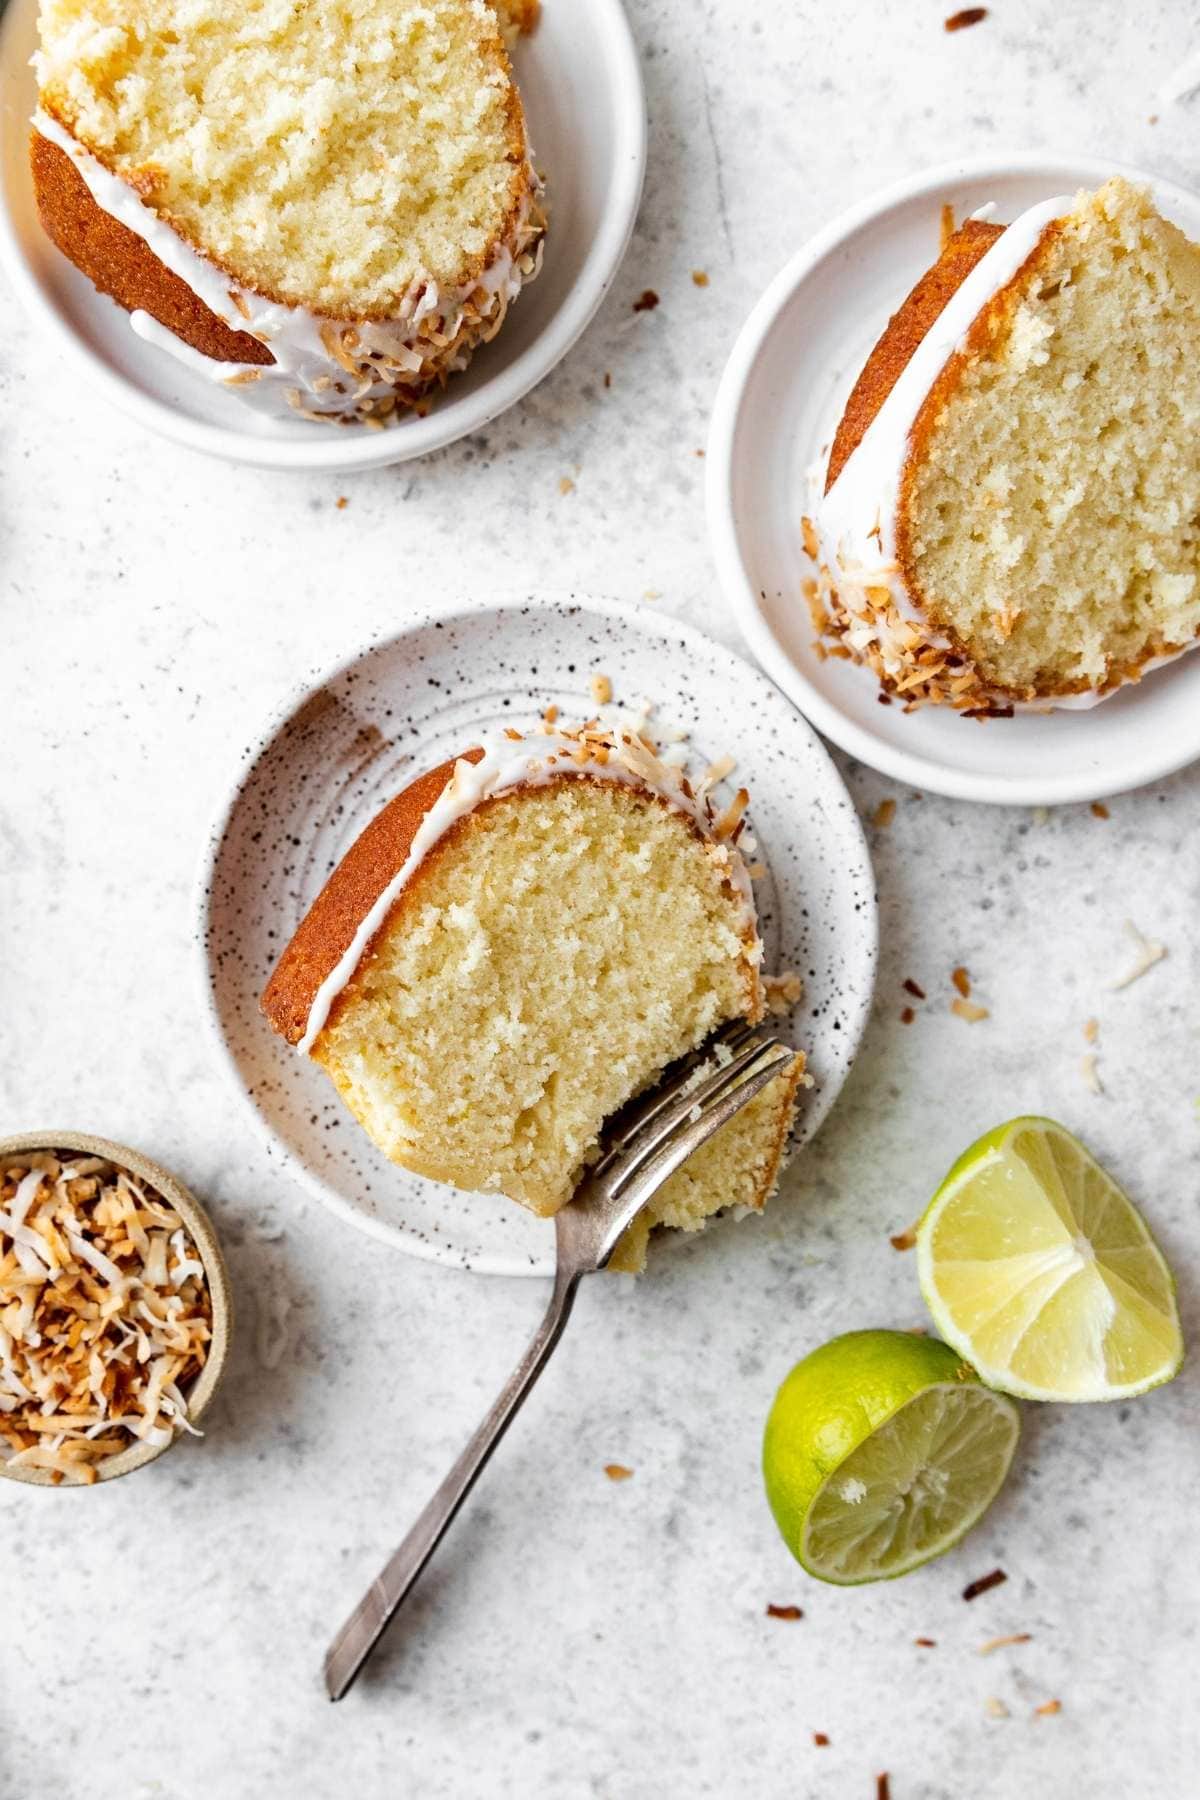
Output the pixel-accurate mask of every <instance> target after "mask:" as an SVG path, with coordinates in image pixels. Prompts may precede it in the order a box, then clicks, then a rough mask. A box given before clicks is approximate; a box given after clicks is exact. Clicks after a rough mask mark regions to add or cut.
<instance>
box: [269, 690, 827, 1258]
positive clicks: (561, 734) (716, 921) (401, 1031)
mask: <svg viewBox="0 0 1200 1800" xmlns="http://www.w3.org/2000/svg"><path fill="white" fill-rule="evenodd" d="M745 804H746V796H745V793H744V791H741V790H739V793H738V795H737V796H736V797H735V799H734V800H733V801H732V802H731V803H730V804H729V806H728V807H726V808H724V809H718V808H717V806H716V805H715V804H714V802H713V799H712V797H711V794H710V792H709V791H707V789H706V788H705V787H704V786H703V785H702V784H700V785H696V786H693V784H692V783H691V782H690V781H689V780H688V778H687V776H686V775H685V774H684V773H683V772H682V771H681V770H680V769H679V768H677V767H674V766H670V765H668V764H667V763H666V762H664V761H662V760H661V759H660V758H659V757H658V755H657V754H656V752H655V750H654V749H653V747H652V746H651V745H650V744H649V742H648V741H647V740H646V739H645V738H643V737H642V736H639V735H638V734H637V733H636V732H635V731H634V730H632V729H628V730H625V729H614V728H610V727H607V726H601V725H599V724H593V725H591V726H588V727H586V728H584V729H583V730H581V731H579V732H569V731H558V730H553V729H550V728H546V729H544V730H543V731H539V732H534V733H530V734H528V735H521V734H519V733H517V732H515V731H513V732H508V733H502V734H500V735H498V736H496V737H494V738H487V739H485V740H484V742H483V743H482V745H481V746H480V747H478V748H476V749H474V750H471V751H469V752H467V753H466V754H465V755H464V756H462V757H460V758H458V759H457V760H456V761H454V762H452V763H447V764H443V765H442V766H441V767H439V768H437V769H434V770H432V771H431V772H430V773H428V774H426V775H423V776H421V777H419V778H418V779H417V780H416V781H414V782H413V783H411V784H410V785H409V786H408V787H407V788H405V789H404V791H403V792H402V793H401V794H399V795H398V796H397V797H396V799H394V800H393V801H392V802H391V803H390V805H389V806H387V807H386V808H385V809H384V810H383V812H382V813H380V814H379V815H378V817H377V818H375V819H374V820H373V821H372V822H371V823H370V824H369V825H368V826H367V828H366V830H365V831H364V832H363V833H362V835H361V836H360V837H359V838H358V839H357V841H356V842H355V843H354V844H353V845H352V847H351V849H350V850H349V851H348V852H347V854H346V855H345V856H344V857H343V859H342V861H341V862H340V863H339V865H338V867H337V868H336V869H335V870H334V872H333V874H332V876H331V877H330V879H329V881H328V883H327V884H326V886H325V888H324V889H323V890H322V892H321V894H320V895H319V896H318V897H317V899H316V900H315V901H314V902H313V904H312V906H311V907H310V909H309V911H308V913H307V915H306V916H305V918H304V919H303V920H302V922H301V924H300V926H299V927H298V929H297V931H296V933H295V935H294V936H293V938H292V940H291V942H290V944H289V945H288V947H287V949H286V950H285V951H284V953H283V956H282V957H281V958H280V961H279V964H278V966H277V967H276V969H275V971H274V973H273V974H272V976H271V978H270V981H269V982H268V984H267V987H266V990H265V993H264V995H263V1010H264V1012H265V1014H266V1016H267V1018H268V1020H269V1021H270V1023H271V1025H272V1026H273V1027H274V1029H275V1030H276V1031H278V1032H280V1033H281V1034H282V1035H283V1036H284V1037H285V1038H286V1039H287V1040H288V1041H289V1042H290V1043H293V1044H296V1045H297V1046H298V1047H299V1048H300V1049H301V1050H303V1051H307V1053H308V1054H309V1055H311V1056H312V1057H313V1059H314V1060H315V1061H316V1062H318V1063H319V1064H320V1065H321V1067H322V1068H323V1069H324V1070H325V1072H326V1073H327V1074H328V1075H329V1077H330V1078H331V1080H332V1081H333V1082H334V1083H335V1085H336V1086H337V1088H338V1090H339V1092H340V1093H341V1095H342V1097H343V1099H344V1100H345V1101H346V1103H347V1105H348V1106H349V1107H350V1110H351V1111H352V1112H353V1113H354V1115H355V1117H356V1118H357V1119H358V1121H359V1123H360V1124H361V1125H362V1126H363V1127H364V1129H365V1130H366V1131H367V1132H368V1134H369V1135H370V1137H371V1138H372V1139H373V1140H374V1142H375V1143H376V1144H377V1145H378V1146H379V1148H380V1149H381V1150H382V1151H383V1152H384V1154H385V1155H386V1156H388V1157H390V1158H391V1159H392V1160H394V1161H395V1162H398V1163H402V1164H403V1165H404V1166H405V1167H407V1168H410V1169H413V1170H415V1171H416V1172H417V1173H419V1174H422V1175H426V1176H429V1177H432V1178H433V1179H435V1180H439V1181H444V1182H447V1183H449V1184H450V1185H452V1186H454V1187H459V1188H466V1189H471V1190H477V1191H478V1190H485V1191H493V1192H499V1193H503V1194H505V1195H507V1196H509V1198H511V1199H513V1200H517V1201H519V1202H521V1203H522V1204H523V1205H525V1206H527V1207H529V1208H531V1209H532V1210H533V1211H534V1212H536V1213H540V1214H542V1215H543V1216H547V1215H550V1214H553V1213H555V1212H556V1211H558V1209H559V1208H560V1207H561V1206H563V1205H565V1204H566V1202H567V1201H568V1200H569V1199H570V1197H571V1194H572V1192H573V1190H574V1187H575V1185H576V1183H577V1182H578V1180H579V1177H580V1175H581V1173H582V1172H583V1170H584V1168H585V1167H586V1165H587V1163H588V1162H589V1161H590V1160H591V1159H593V1158H594V1157H595V1155H596V1154H597V1151H598V1146H599V1142H600V1135H601V1131H602V1129H603V1126H604V1123H605V1121H606V1119H608V1118H609V1117H610V1116H611V1115H612V1114H613V1113H615V1112H617V1111H618V1110H619V1109H620V1108H621V1107H622V1106H623V1105H624V1104H625V1103H626V1102H627V1101H628V1100H629V1099H630V1098H632V1096H633V1095H635V1094H636V1093H638V1092H640V1091H641V1090H642V1089H645V1088H647V1087H649V1086H651V1085H652V1084H653V1083H654V1082H655V1081H656V1080H657V1079H658V1078H659V1076H660V1075H661V1073H662V1072H663V1070H664V1069H665V1068H666V1067H667V1066H668V1065H669V1064H671V1063H673V1062H675V1061H676V1060H678V1059H679V1058H680V1057H682V1056H685V1055H687V1054H688V1053H689V1052H691V1051H693V1050H695V1049H697V1048H698V1047H699V1046H700V1045H701V1044H703V1043H704V1042H705V1040H706V1039H707V1038H709V1037H710V1036H711V1034H712V1033H713V1032H714V1031H716V1030H717V1029H718V1028H719V1027H720V1026H721V1025H723V1024H724V1023H726V1022H727V1021H729V1020H734V1019H747V1020H750V1021H757V1020H758V1019H759V1018H761V1016H762V1014H763V1009H764V987H763V981H762V977H761V973H760V965H761V960H762V944H761V940H760V938H759V934H758V927H757V920H756V913H755V907H754V899H753V893H752V889H751V882H750V876H749V873H748V870H747V866H746V863H745V861H744V859H743V856H742V853H741V850H740V849H739V839H740V838H741V837H742V835H743V831H744V824H745V818H744V808H745ZM803 1070H804V1058H803V1056H802V1055H800V1054H797V1056H796V1059H795V1061H794V1063H793V1065H792V1066H791V1068H790V1069H789V1070H788V1071H786V1072H785V1074H783V1075H781V1076H780V1077H779V1078H778V1079H777V1080H776V1081H774V1082H772V1083H771V1084H770V1086H769V1087H768V1088H767V1089H765V1090H764V1093H763V1094H762V1095H760V1096H759V1097H758V1098H757V1099H756V1100H755V1101H754V1102H752V1103H751V1104H750V1105H749V1106H747V1107H746V1108H744V1109H743V1111H742V1112H741V1113H740V1114H739V1115H738V1116H737V1117H736V1118H735V1119H733V1120H732V1121H731V1122H730V1123H729V1125H727V1126H726V1127H725V1128H724V1129H723V1130H722V1132H721V1133H719V1134H718V1136H717V1137H716V1138H714V1139H713V1140H712V1142H711V1143H710V1144H709V1145H707V1146H705V1149H704V1151H702V1152H700V1153H699V1154H698V1156H697V1157H696V1158H694V1159H693V1161H692V1163H689V1164H688V1165H685V1167H684V1168H683V1169H681V1170H679V1171H678V1172H677V1173H676V1175H675V1176H674V1177H672V1180H671V1182H670V1183H668V1184H667V1186H666V1187H664V1189H663V1190H662V1192H661V1193H660V1194H659V1195H658V1196H657V1197H656V1199H655V1201H654V1202H653V1203H652V1206H651V1208H650V1209H649V1215H648V1216H647V1217H646V1218H644V1219H643V1220H642V1221H639V1223H638V1226H637V1227H636V1228H635V1230H634V1232H633V1233H632V1235H631V1236H630V1237H629V1238H628V1239H627V1240H626V1241H625V1242H624V1243H623V1245H622V1246H621V1249H620V1252H619V1256H618V1263H619V1266H633V1267H636V1266H639V1265H640V1262H641V1260H642V1257H643V1255H644V1249H645V1238H646V1233H647V1231H648V1229H649V1227H650V1225H651V1224H653V1223H659V1222H662V1223H668V1224H671V1225H676V1226H682V1227H684V1228H687V1229H694V1228H696V1227H698V1226H699V1225H700V1224H701V1223H703V1220H704V1219H705V1218H706V1217H707V1216H709V1215H710V1214H711V1213H713V1212H716V1211H720V1210H722V1209H724V1208H726V1207H738V1208H745V1209H758V1208H761V1206H762V1205H763V1204H764V1202H765V1200H766V1198H767V1196H768V1194H769V1193H770V1192H771V1191H772V1189H773V1188H774V1185H775V1182H776V1179H777V1176H778V1171H779V1166H780V1160H781V1157H782V1154H783V1150H784V1146H785V1142H786V1139H787V1134H788V1129H789V1126H790V1122H791V1118H792V1112H793V1107H794V1101H795V1093H796V1088H797V1085H798V1083H799V1082H800V1080H801V1078H802V1076H803ZM719 1146H724V1148H723V1149H721V1148H719ZM701 1159H703V1164H702V1162H701ZM705 1171H707V1173H705Z"/></svg>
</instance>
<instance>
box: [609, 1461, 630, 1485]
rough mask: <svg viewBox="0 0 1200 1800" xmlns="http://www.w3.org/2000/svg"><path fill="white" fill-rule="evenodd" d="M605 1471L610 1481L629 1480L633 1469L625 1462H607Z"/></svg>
mask: <svg viewBox="0 0 1200 1800" xmlns="http://www.w3.org/2000/svg"><path fill="white" fill-rule="evenodd" d="M604 1473H605V1474H606V1475H607V1476H608V1479H609V1480H610V1481H628V1480H629V1479H630V1477H631V1476H632V1474H633V1470H632V1469H627V1468H626V1467H625V1464H624V1463H605V1465H604Z"/></svg>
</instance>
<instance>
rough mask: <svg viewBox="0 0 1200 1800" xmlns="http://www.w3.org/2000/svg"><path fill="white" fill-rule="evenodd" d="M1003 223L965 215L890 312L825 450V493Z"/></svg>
mask: <svg viewBox="0 0 1200 1800" xmlns="http://www.w3.org/2000/svg"><path fill="white" fill-rule="evenodd" d="M1003 229H1004V228H1003V226H1001V225H988V224H986V223H985V222H984V221H983V220H982V219H968V220H967V221H966V222H965V224H963V225H960V226H959V228H958V230H957V231H956V232H954V233H953V235H952V236H951V237H950V238H949V240H948V241H947V243H946V245H945V247H944V249H943V250H942V253H941V255H940V256H939V257H938V259H937V261H936V262H935V263H934V265H933V267H932V268H931V269H927V270H926V272H925V274H924V275H922V277H921V279H920V281H918V283H917V285H916V287H914V288H913V290H912V292H911V293H910V294H909V295H908V297H907V299H906V300H905V301H904V303H903V304H902V305H901V306H900V307H899V308H898V309H897V311H896V312H894V313H893V314H892V316H891V318H890V319H889V320H888V323H887V326H886V328H885V330H884V332H883V335H882V337H881V338H880V339H879V342H878V343H877V344H876V346H875V348H874V349H873V350H872V352H871V354H870V356H869V357H868V358H867V361H866V366H865V367H864V369H863V372H862V374H861V375H860V376H859V378H858V380H857V381H856V382H855V384H854V387H853V389H852V390H851V394H850V398H849V399H848V400H847V402H846V408H845V411H844V412H843V413H842V417H841V420H840V421H839V423H838V428H837V431H836V433H835V434H834V439H833V448H832V449H831V450H830V452H829V468H828V470H827V472H826V476H825V492H826V493H828V492H829V490H830V488H831V487H832V486H833V484H834V482H835V481H836V480H837V478H838V476H839V475H840V474H841V472H842V470H843V468H844V467H845V465H846V463H847V461H848V460H849V458H850V455H851V453H852V452H853V451H855V450H856V449H857V448H858V446H859V444H860V443H861V442H862V440H863V438H864V437H865V436H866V432H867V427H868V426H869V425H870V423H871V421H872V420H873V419H874V417H875V414H876V413H877V412H878V411H879V409H880V407H881V406H882V405H883V403H884V401H885V400H886V399H887V397H888V395H889V394H890V393H891V391H892V389H893V388H894V387H895V385H896V383H897V381H899V379H900V377H901V375H902V374H903V373H904V370H905V369H906V368H907V367H908V364H909V361H910V359H911V357H912V356H913V353H914V352H915V350H916V348H917V346H918V344H920V342H921V340H922V339H923V338H924V337H925V335H926V333H927V332H928V331H929V328H930V326H931V325H932V324H933V322H934V320H935V319H936V318H937V317H938V316H939V314H940V313H941V312H942V311H943V309H944V308H945V306H946V304H947V302H948V301H949V299H950V297H951V295H952V294H954V293H955V292H957V290H958V289H959V288H960V287H961V286H962V284H963V282H964V281H965V280H966V278H967V276H968V275H969V274H970V273H971V270H972V269H973V268H974V267H975V265H976V263H977V262H979V261H980V260H981V258H982V257H984V256H986V254H987V252H988V251H989V250H990V249H991V247H992V245H993V244H994V243H995V242H996V239H997V238H998V237H999V236H1000V235H1001V233H1002V231H1003Z"/></svg>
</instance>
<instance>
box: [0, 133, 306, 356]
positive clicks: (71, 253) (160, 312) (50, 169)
mask: <svg viewBox="0 0 1200 1800" xmlns="http://www.w3.org/2000/svg"><path fill="white" fill-rule="evenodd" d="M29 166H30V169H31V171H32V174H33V191H34V196H35V198H36V200H37V207H38V212H39V214H40V215H41V221H42V225H43V227H44V228H45V231H46V234H47V236H49V237H50V238H51V239H52V240H53V241H54V243H55V244H57V245H58V248H59V249H60V250H61V251H62V253H63V255H64V256H66V257H67V258H69V260H70V261H71V262H73V263H74V264H75V267H76V268H77V269H80V270H81V271H82V272H83V274H85V275H86V276H87V278H88V280H89V281H90V282H91V283H92V285H93V286H94V287H95V288H96V289H97V290H98V291H99V292H100V293H102V294H108V295H110V296H111V297H112V299H114V300H116V301H117V303H118V304H119V305H121V306H123V307H124V308H125V309H126V311H127V312H136V311H138V310H139V309H140V310H141V311H143V312H148V313H149V314H150V316H151V318H154V319H157V320H158V322H159V324H160V325H165V326H166V328H167V330H168V331H173V332H174V333H175V336H176V337H178V338H181V339H182V340H183V342H184V343H186V344H190V345H191V346H192V348H193V349H194V350H198V351H199V352H200V354H201V355H202V356H211V357H214V358H215V359H216V360H217V361H218V362H235V363H273V362H274V360H275V358H274V357H273V356H272V355H271V352H270V351H269V350H268V349H267V347H266V345H265V344H261V343H260V342H259V340H258V339H257V338H255V337H251V336H250V334H249V332H246V331H231V330H230V328H229V326H228V325H226V324H225V323H224V322H223V321H222V320H220V319H218V317H217V315H216V313H214V312H211V311H210V310H209V308H208V307H207V306H205V304H204V302H203V300H201V299H200V297H199V295H197V294H194V293H193V292H192V290H191V288H190V287H189V286H188V284H187V282H186V281H183V280H181V279H180V277H179V276H178V275H176V274H174V273H173V272H172V271H171V270H170V269H168V268H167V266H166V264H165V263H162V262H160V261H159V259H158V257H157V256H155V254H154V252H153V251H152V250H151V249H150V247H149V245H148V244H147V243H146V242H145V241H144V239H142V238H140V237H139V236H138V235H137V232H136V231H130V229H129V227H128V226H127V225H122V223H121V221H120V220H119V219H114V217H113V215H112V214H111V213H108V212H105V210H104V208H103V207H102V206H99V205H98V204H97V203H96V201H95V200H94V199H93V198H92V195H91V192H90V190H89V188H88V185H87V183H86V182H85V181H84V179H83V176H82V175H81V174H80V173H79V170H78V169H77V168H76V167H75V164H74V163H73V162H72V161H71V158H70V157H69V156H68V155H67V153H66V151H65V150H61V149H60V148H59V146H58V145H57V144H52V143H51V142H50V140H49V138H44V137H43V136H42V135H41V133H40V132H39V131H34V132H32V133H31V134H30V140H29Z"/></svg>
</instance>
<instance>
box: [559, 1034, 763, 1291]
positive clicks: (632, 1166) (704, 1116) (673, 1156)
mask: <svg viewBox="0 0 1200 1800" xmlns="http://www.w3.org/2000/svg"><path fill="white" fill-rule="evenodd" d="M795 1054H796V1053H795V1051H794V1050H791V1049H789V1048H788V1046H787V1045H786V1044H782V1043H780V1042H779V1041H778V1040H777V1039H771V1040H770V1041H769V1042H768V1043H766V1044H763V1045H759V1046H757V1047H756V1050H755V1053H754V1056H753V1057H752V1058H751V1060H750V1062H749V1063H748V1064H743V1067H742V1071H741V1073H740V1074H737V1075H731V1073H730V1070H731V1069H732V1067H733V1065H732V1064H729V1065H727V1066H726V1068H724V1069H722V1071H721V1078H720V1085H719V1086H718V1087H717V1088H715V1089H714V1090H713V1091H712V1092H711V1093H710V1095H709V1097H708V1099H707V1101H706V1103H705V1105H704V1106H703V1108H702V1109H701V1113H700V1117H699V1118H698V1119H694V1118H693V1117H692V1116H691V1115H692V1113H693V1112H695V1110H696V1107H695V1104H694V1102H692V1096H691V1095H690V1094H688V1095H686V1096H685V1097H684V1098H685V1100H686V1101H688V1102H692V1103H691V1104H690V1105H689V1106H688V1110H687V1111H686V1112H685V1113H684V1114H683V1115H682V1117H679V1116H677V1117H676V1120H675V1124H674V1126H673V1128H672V1129H671V1131H669V1132H668V1133H667V1134H666V1135H665V1136H663V1135H657V1134H656V1135H657V1142H656V1144H655V1146H654V1148H653V1149H652V1150H650V1151H648V1152H647V1153H646V1154H642V1155H637V1156H636V1160H631V1161H630V1162H629V1163H628V1165H627V1166H622V1167H619V1168H618V1170H617V1172H616V1177H615V1179H614V1177H613V1175H611V1174H610V1175H609V1177H608V1179H607V1180H606V1181H605V1182H604V1183H603V1184H602V1189H603V1190H604V1198H603V1201H602V1202H601V1204H602V1206H604V1207H606V1208H607V1210H606V1211H604V1212H603V1213H602V1215H601V1216H602V1219H603V1226H602V1234H601V1242H600V1243H599V1244H598V1245H597V1251H598V1254H597V1258H596V1264H595V1266H596V1267H597V1268H604V1267H605V1265H606V1264H607V1263H608V1261H609V1259H610V1257H611V1256H612V1254H613V1252H614V1250H615V1249H616V1247H617V1245H618V1243H619V1242H620V1240H621V1238H622V1236H623V1235H624V1233H625V1231H626V1230H627V1229H628V1227H629V1226H630V1225H631V1224H632V1222H633V1220H634V1219H635V1218H636V1217H637V1215H638V1213H640V1212H641V1210H642V1208H643V1207H644V1206H645V1204H646V1202H647V1201H648V1200H649V1199H651V1198H652V1196H653V1195H654V1194H656V1193H657V1192H658V1190H659V1188H661V1187H662V1185H663V1184H664V1182H666V1181H668V1180H669V1179H670V1177H671V1176H672V1175H673V1174H674V1173H675V1171H676V1169H678V1168H679V1167H680V1166H681V1164H683V1163H685V1162H686V1161H687V1159H688V1157H689V1156H692V1155H694V1154H695V1152H696V1151H697V1150H699V1149H700V1147H701V1145H702V1144H706V1143H707V1142H708V1140H709V1138H710V1137H715V1136H716V1134H717V1132H718V1131H720V1130H721V1128H722V1126H724V1125H726V1124H728V1122H729V1120H730V1119H732V1118H733V1117H734V1115H735V1114H736V1113H739V1112H740V1111H741V1110H742V1108H743V1107H744V1106H748V1105H749V1103H750V1101H751V1100H752V1099H753V1098H754V1096H755V1095H756V1094H757V1093H759V1092H760V1090H761V1089H763V1088H764V1087H766V1086H767V1084H768V1082H771V1081H774V1080H775V1079H776V1077H777V1076H778V1075H780V1074H781V1073H782V1072H783V1070H784V1069H786V1068H787V1067H788V1066H789V1064H790V1063H791V1061H792V1059H793V1057H794V1056H795ZM571 1210H572V1209H571V1208H570V1207H566V1208H564V1211H563V1212H561V1213H560V1214H559V1215H558V1218H559V1220H560V1221H561V1220H563V1219H564V1218H565V1217H566V1215H567V1214H568V1213H570V1212H571Z"/></svg>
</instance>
